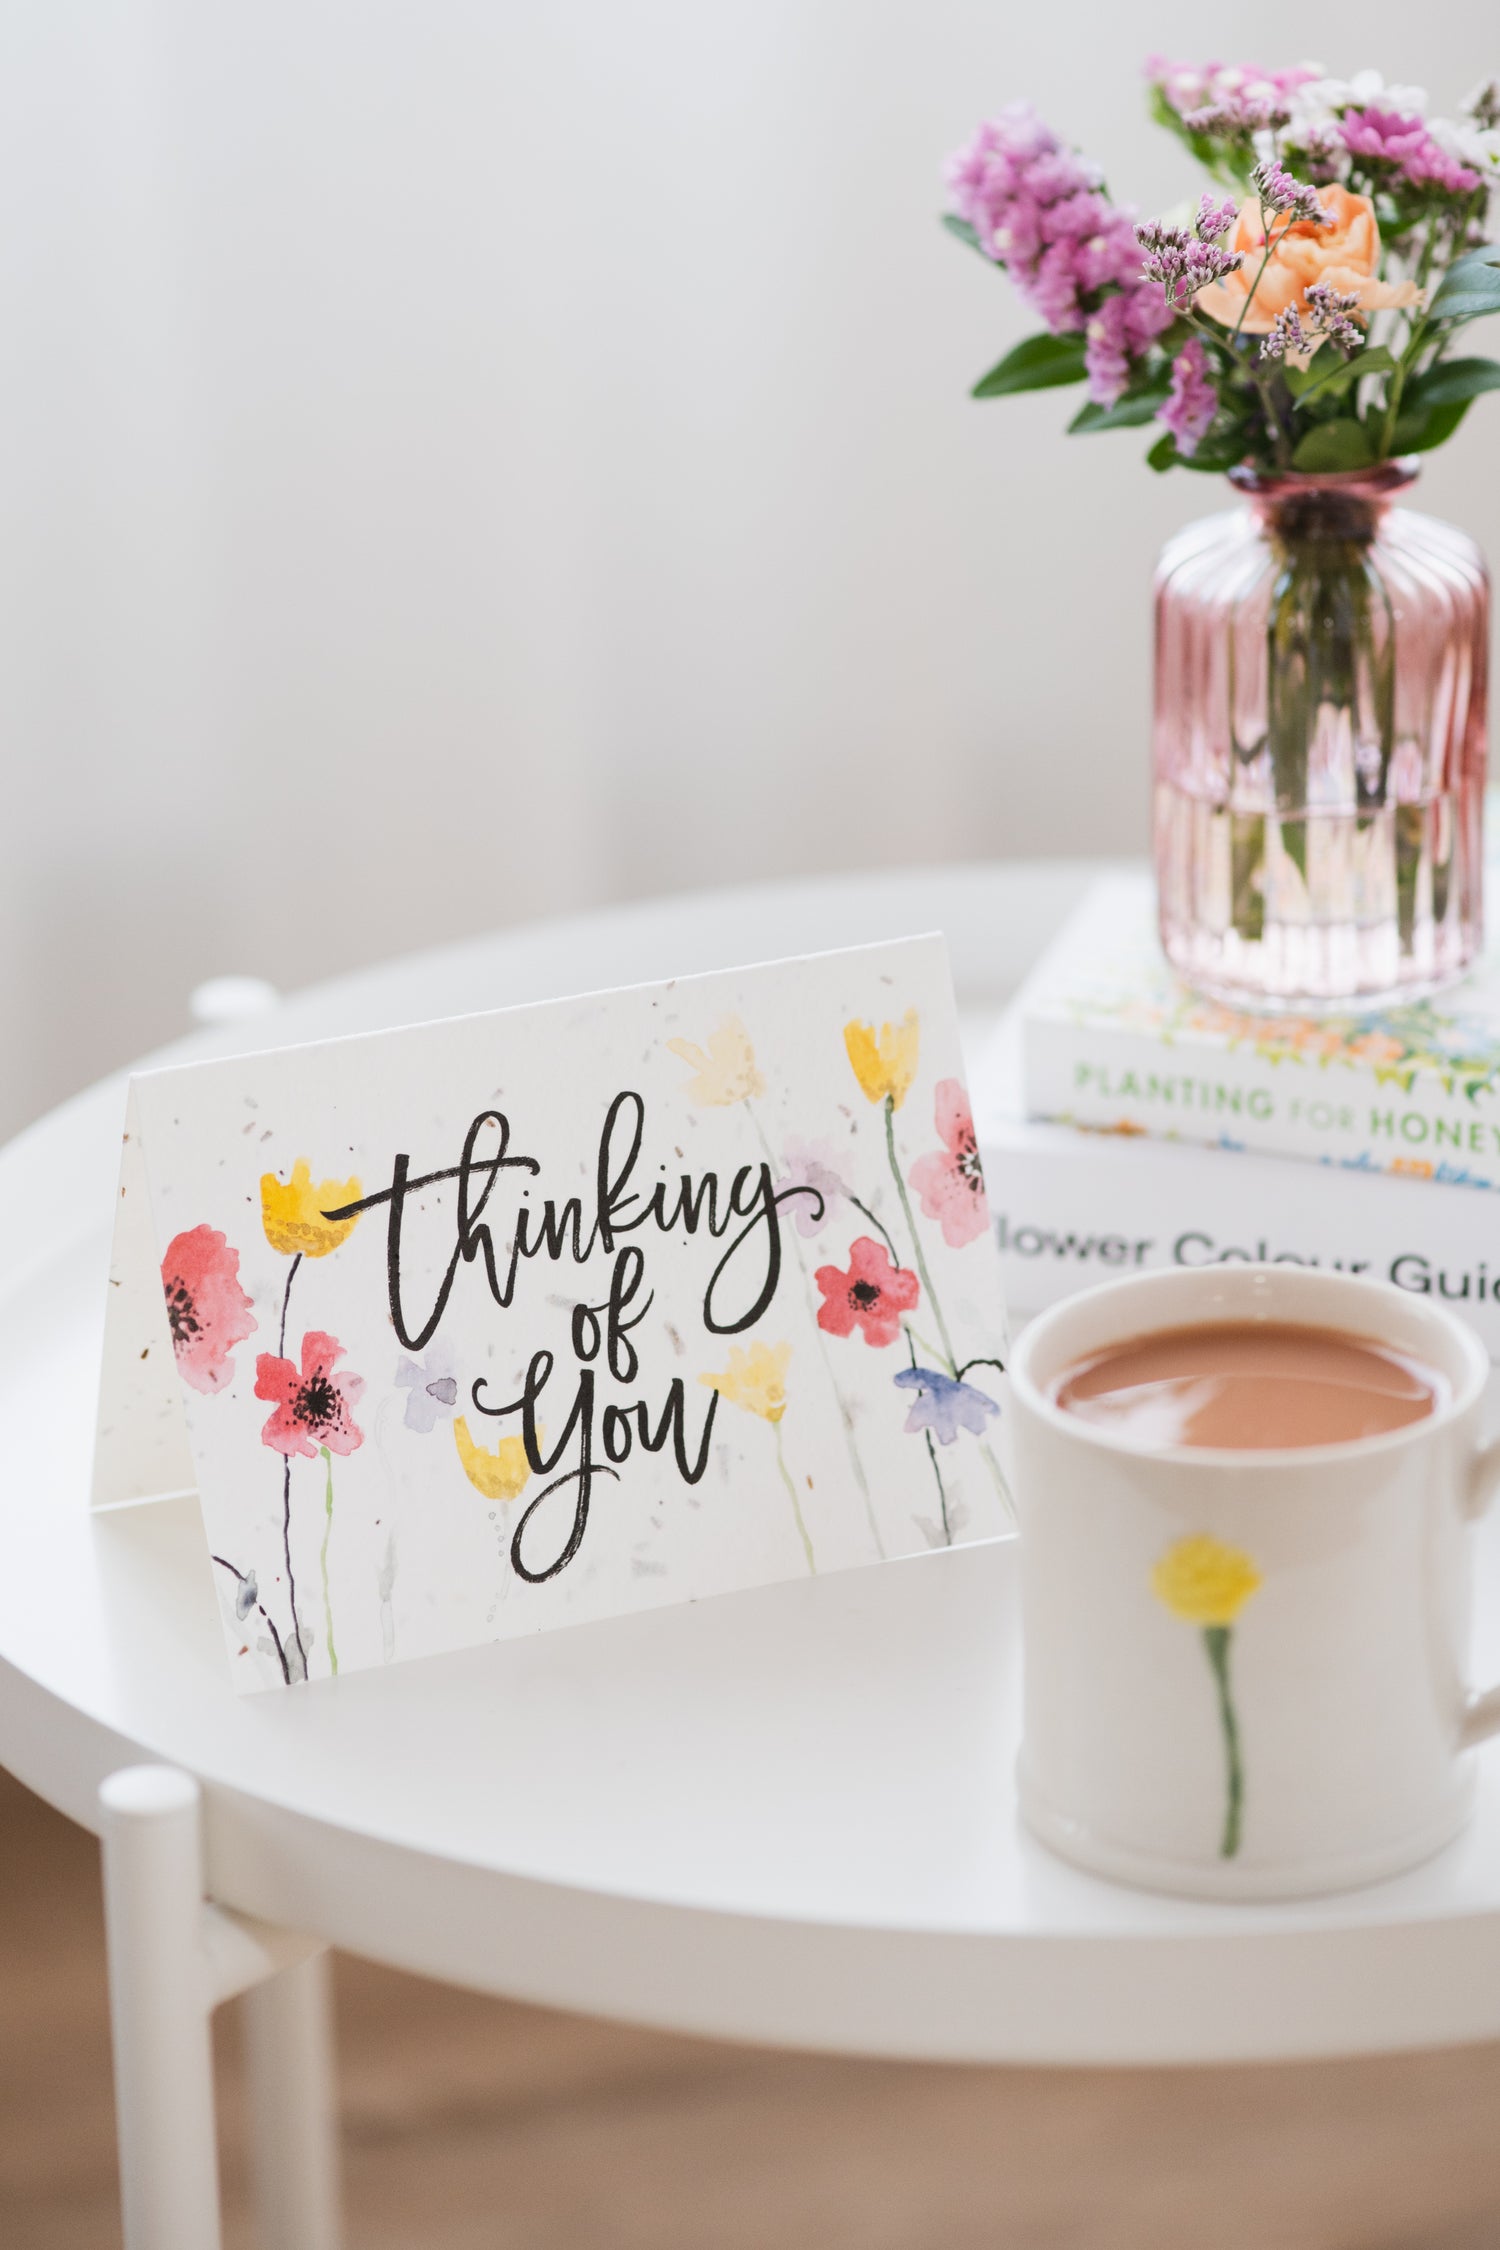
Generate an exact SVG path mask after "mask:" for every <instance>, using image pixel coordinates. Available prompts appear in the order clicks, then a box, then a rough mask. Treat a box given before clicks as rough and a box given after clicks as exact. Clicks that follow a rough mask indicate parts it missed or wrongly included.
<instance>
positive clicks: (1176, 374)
mask: <svg viewBox="0 0 1500 2250" xmlns="http://www.w3.org/2000/svg"><path fill="white" fill-rule="evenodd" d="M1208 364H1209V363H1208V352H1207V350H1206V348H1205V346H1204V345H1203V343H1202V341H1201V340H1200V339H1199V338H1198V337H1197V336H1193V337H1190V338H1189V340H1188V341H1187V343H1186V344H1184V345H1183V347H1182V350H1181V351H1180V352H1179V353H1178V354H1177V357H1176V358H1175V359H1174V360H1173V362H1172V388H1171V391H1170V393H1169V394H1168V398H1167V403H1166V405H1165V406H1164V407H1163V408H1162V410H1161V420H1162V421H1163V422H1165V423H1166V425H1167V428H1168V429H1169V430H1170V431H1171V433H1172V435H1173V437H1174V438H1175V439H1176V440H1177V450H1178V452H1179V453H1181V454H1183V455H1184V456H1187V455H1190V454H1193V453H1196V452H1197V450H1198V446H1199V443H1200V441H1201V440H1202V439H1203V438H1204V437H1205V436H1206V435H1207V432H1208V428H1209V425H1210V423H1211V422H1212V421H1213V418H1214V416H1215V415H1216V414H1217V413H1218V411H1219V395H1218V392H1217V391H1216V390H1215V389H1214V386H1213V383H1212V382H1211V380H1210V378H1209V372H1208Z"/></svg>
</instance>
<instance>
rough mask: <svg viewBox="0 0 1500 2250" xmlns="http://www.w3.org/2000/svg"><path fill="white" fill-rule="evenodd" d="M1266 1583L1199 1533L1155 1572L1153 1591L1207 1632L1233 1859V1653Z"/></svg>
mask: <svg viewBox="0 0 1500 2250" xmlns="http://www.w3.org/2000/svg"><path fill="white" fill-rule="evenodd" d="M1262 1584H1263V1580H1262V1578H1261V1575H1260V1572H1259V1571H1258V1570H1257V1569H1256V1567H1255V1565H1254V1563H1253V1562H1252V1561H1251V1559H1250V1557H1249V1556H1248V1555H1247V1554H1245V1553H1244V1552H1243V1551H1242V1549H1240V1548H1238V1547H1227V1546H1225V1545H1224V1543H1223V1542H1222V1541H1221V1540H1218V1539H1213V1538H1210V1537H1209V1535H1208V1534H1207V1533H1206V1532H1197V1533H1195V1534H1194V1535H1193V1536H1192V1537H1190V1538H1187V1539H1179V1540H1178V1541H1177V1542H1176V1544H1175V1545H1174V1546H1171V1547H1169V1548H1168V1549H1167V1551H1166V1553H1165V1554H1164V1555H1163V1556H1162V1557H1161V1559H1160V1561H1159V1562H1158V1563H1157V1564H1156V1567H1155V1568H1154V1570H1153V1571H1152V1573H1151V1590H1152V1592H1153V1593H1154V1594H1155V1595H1156V1597H1157V1599H1158V1601H1161V1602H1164V1603H1165V1604H1166V1606H1167V1608H1168V1609H1169V1610H1170V1611H1171V1612H1172V1615H1173V1616H1174V1617H1180V1618H1181V1619H1182V1620H1183V1622H1184V1624H1187V1625H1197V1626H1200V1627H1201V1628H1202V1632H1203V1645H1204V1648H1205V1649H1206V1651H1207V1653H1208V1662H1209V1668H1210V1670H1211V1671H1212V1673H1213V1676H1214V1685H1215V1688H1216V1689H1217V1692H1218V1700H1219V1724H1220V1727H1221V1729H1222V1731H1223V1736H1224V1769H1225V1793H1224V1794H1225V1801H1224V1828H1223V1834H1222V1836H1221V1839H1220V1843H1219V1857H1220V1858H1221V1859H1233V1858H1234V1856H1235V1854H1236V1853H1237V1852H1238V1850H1239V1848H1240V1830H1241V1826H1242V1823H1243V1815H1244V1799H1245V1778H1244V1768H1243V1764H1242V1760H1241V1755H1240V1730H1239V1719H1238V1716H1237V1714H1236V1712H1235V1707H1234V1694H1233V1690H1232V1687H1231V1683H1230V1676H1229V1650H1230V1642H1231V1640H1232V1638H1233V1635H1234V1625H1235V1620H1236V1618H1237V1617H1238V1616H1239V1614H1240V1611H1241V1610H1242V1609H1243V1608H1244V1606H1245V1604H1246V1602H1248V1601H1249V1600H1250V1598H1251V1596H1252V1595H1253V1594H1255V1593H1257V1592H1258V1591H1259V1589H1260V1587H1261V1585H1262Z"/></svg>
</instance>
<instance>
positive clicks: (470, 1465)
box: [453, 1414, 531, 1500]
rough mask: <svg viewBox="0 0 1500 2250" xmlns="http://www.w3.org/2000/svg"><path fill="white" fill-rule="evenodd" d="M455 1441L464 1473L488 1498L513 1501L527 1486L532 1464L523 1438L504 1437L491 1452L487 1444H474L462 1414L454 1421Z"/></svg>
mask: <svg viewBox="0 0 1500 2250" xmlns="http://www.w3.org/2000/svg"><path fill="white" fill-rule="evenodd" d="M453 1442H454V1444H455V1445H456V1446H457V1447H458V1458H459V1459H460V1461H462V1463H463V1465H464V1475H465V1476H466V1477H467V1478H468V1480H469V1482H470V1484H472V1485H473V1487H474V1490H475V1491H476V1492H478V1493H482V1494H483V1496H484V1498H485V1499H486V1500H514V1499H516V1498H517V1496H518V1495H519V1494H520V1493H522V1492H523V1491H524V1490H525V1489H526V1484H527V1480H528V1479H529V1478H530V1475H531V1463H530V1462H529V1461H528V1460H527V1458H526V1440H525V1439H524V1438H522V1437H503V1438H501V1440H500V1442H499V1444H498V1445H497V1446H496V1447H495V1449H494V1451H493V1452H491V1451H490V1449H489V1448H488V1447H487V1446H483V1445H476V1444H475V1443H474V1440H473V1439H472V1438H471V1437H470V1435H469V1425H468V1423H467V1422H466V1421H465V1420H464V1418H463V1416H462V1415H461V1414H460V1415H458V1416H457V1417H456V1418H455V1420H454V1424H453Z"/></svg>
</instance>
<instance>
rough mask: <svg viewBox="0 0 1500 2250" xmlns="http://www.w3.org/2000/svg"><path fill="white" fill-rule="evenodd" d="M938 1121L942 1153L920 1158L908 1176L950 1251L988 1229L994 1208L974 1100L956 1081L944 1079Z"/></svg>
mask: <svg viewBox="0 0 1500 2250" xmlns="http://www.w3.org/2000/svg"><path fill="white" fill-rule="evenodd" d="M934 1122H935V1124H936V1126H937V1133H938V1139H939V1140H940V1141H941V1142H942V1143H943V1153H942V1154H941V1155H937V1154H933V1155H930V1156H919V1157H918V1159H917V1161H916V1163H915V1164H914V1165H913V1166H912V1168H911V1171H910V1172H909V1173H908V1175H907V1177H908V1179H909V1180H910V1182H911V1185H912V1186H913V1187H914V1188H915V1189H916V1191H917V1194H918V1196H919V1198H920V1199H921V1204H922V1212H923V1216H924V1217H925V1218H929V1219H936V1220H937V1221H938V1224H939V1225H940V1226H941V1228H942V1230H943V1240H944V1241H945V1242H946V1243H947V1245H948V1247H949V1249H950V1250H961V1249H962V1248H963V1247H964V1245H965V1243H969V1242H976V1241H977V1240H978V1239H979V1237H980V1235H982V1234H985V1233H987V1232H988V1231H989V1223H990V1206H989V1200H988V1198H987V1197H986V1195H985V1192H984V1167H983V1165H982V1164H981V1163H980V1161H979V1142H978V1138H977V1136H976V1135H975V1132H974V1113H973V1111H972V1110H971V1109H970V1107H969V1097H968V1095H967V1094H966V1093H965V1091H964V1088H963V1085H962V1082H961V1081H960V1080H959V1079H957V1078H942V1079H939V1081H938V1085H937V1093H936V1098H935V1102H934Z"/></svg>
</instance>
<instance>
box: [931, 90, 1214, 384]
mask: <svg viewBox="0 0 1500 2250" xmlns="http://www.w3.org/2000/svg"><path fill="white" fill-rule="evenodd" d="M945 173H946V178H947V182H948V188H949V193H950V195H951V198H952V207H953V210H954V211H955V213H956V214H957V216H958V217H959V218H961V219H963V220H965V221H966V222H967V224H968V225H970V226H971V227H972V228H973V229H974V233H975V236H976V238H977V240H978V243H979V247H980V248H981V250H983V252H984V254H985V256H986V257H989V258H993V259H994V260H995V261H996V263H997V264H999V265H1003V266H1004V267H1005V269H1006V271H1007V272H1008V273H1009V275H1010V277H1011V279H1012V281H1014V283H1015V285H1016V287H1017V289H1018V290H1019V291H1020V294H1021V296H1022V297H1023V298H1024V299H1025V301H1026V303H1027V304H1029V305H1030V306H1031V308H1032V310H1033V311H1034V312H1035V313H1037V314H1038V315H1039V316H1040V318H1041V319H1042V320H1044V321H1045V322H1046V324H1047V326H1048V327H1049V328H1050V329H1051V330H1052V332H1053V334H1054V335H1073V334H1077V333H1079V332H1080V331H1081V332H1082V333H1083V334H1084V336H1085V338H1086V346H1085V364H1086V366H1087V369H1088V376H1089V390H1090V394H1091V396H1092V397H1093V398H1095V399H1096V400H1097V401H1099V403H1101V404H1103V405H1113V403H1114V401H1115V400H1116V399H1117V398H1118V397H1119V395H1120V393H1121V391H1123V390H1124V388H1125V386H1126V384H1127V382H1128V381H1129V379H1130V369H1131V362H1132V361H1133V360H1134V359H1136V358H1138V357H1139V356H1140V354H1141V353H1143V352H1144V351H1145V350H1146V348H1147V346H1148V345H1149V344H1150V343H1151V342H1152V341H1153V340H1154V339H1155V338H1156V337H1157V336H1159V335H1160V334H1161V331H1162V329H1163V328H1165V327H1166V326H1167V325H1168V323H1169V321H1170V320H1171V317H1172V315H1171V311H1170V308H1169V307H1168V306H1167V305H1166V304H1165V303H1164V301H1163V300H1162V298H1161V296H1160V295H1159V294H1158V293H1157V292H1156V291H1155V290H1153V289H1151V288H1149V287H1148V286H1147V285H1146V283H1145V281H1144V279H1143V276H1142V274H1141V270H1140V260H1139V256H1138V253H1137V248H1136V241H1135V229H1134V225H1133V223H1132V214H1131V213H1130V212H1128V211H1125V210H1122V209H1120V208H1118V207H1117V206H1116V205H1115V204H1113V203H1111V202H1110V200H1109V198H1108V196H1107V195H1105V194H1104V193H1103V192H1102V190H1101V186H1100V175H1099V173H1098V171H1097V170H1096V169H1095V167H1094V166H1093V165H1091V164H1088V163H1086V162H1085V161H1084V159H1083V158H1082V157H1080V156H1078V155H1077V154H1076V153H1075V152H1074V151H1073V150H1072V149H1069V148H1066V147H1065V146H1064V145H1063V143H1062V142H1061V141H1059V140H1058V138H1057V136H1056V134H1055V133H1053V132H1052V131H1051V129H1050V127H1048V126H1047V125H1046V124H1045V123H1044V122H1043V120H1042V119H1041V118H1040V117H1039V116H1038V115H1037V112H1036V111H1035V110H1034V109H1033V108H1032V107H1031V106H1030V104H1029V103H1026V102H1016V103H1013V104H1012V105H1011V106H1010V108H1008V109H1005V110H1002V111H1001V113H1000V115H999V116H998V117H993V118H990V119H988V120H987V121H986V122H985V123H984V124H982V125H981V126H980V127H979V129H978V131H977V132H976V133H975V135H974V137H973V139H972V140H971V141H970V142H969V143H968V144H967V145H966V146H965V147H963V148H961V149H959V150H958V151H957V152H956V154H955V155H953V156H952V157H950V159H949V160H948V164H947V166H946V167H945Z"/></svg>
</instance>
